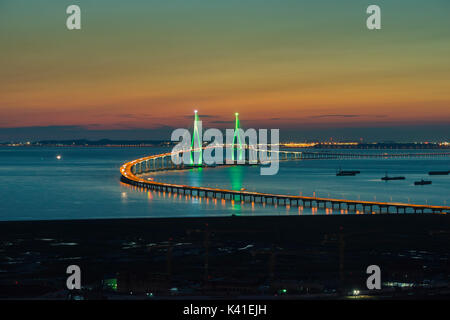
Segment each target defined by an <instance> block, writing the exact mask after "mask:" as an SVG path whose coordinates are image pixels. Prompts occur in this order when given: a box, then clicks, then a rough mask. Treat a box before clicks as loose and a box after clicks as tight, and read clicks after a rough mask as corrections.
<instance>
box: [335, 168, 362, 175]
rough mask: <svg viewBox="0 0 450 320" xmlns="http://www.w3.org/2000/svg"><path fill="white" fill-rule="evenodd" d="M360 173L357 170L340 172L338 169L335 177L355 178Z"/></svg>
mask: <svg viewBox="0 0 450 320" xmlns="http://www.w3.org/2000/svg"><path fill="white" fill-rule="evenodd" d="M359 173H361V171H357V170H342V169H340V168H339V171H338V172H337V173H336V176H338V177H342V176H355V175H357V174H359Z"/></svg>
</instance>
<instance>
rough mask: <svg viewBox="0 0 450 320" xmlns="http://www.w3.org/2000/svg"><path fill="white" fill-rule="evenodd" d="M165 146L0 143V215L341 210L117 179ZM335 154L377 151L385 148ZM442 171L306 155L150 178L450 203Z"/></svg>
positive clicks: (446, 164)
mask: <svg viewBox="0 0 450 320" xmlns="http://www.w3.org/2000/svg"><path fill="white" fill-rule="evenodd" d="M167 151H169V150H168V149H164V148H112V147H110V148H106V147H105V148H101V147H98V148H94V147H0V220H55V219H89V218H136V217H141V218H142V217H184V216H192V217H193V216H200V217H201V216H228V215H231V214H235V215H298V214H304V215H309V214H312V213H314V214H325V213H327V214H341V212H339V211H338V210H335V211H327V212H325V211H324V210H323V209H319V210H314V212H313V211H312V210H311V209H310V208H301V209H298V208H297V207H295V208H294V207H291V208H286V207H285V206H278V207H274V206H272V205H265V206H263V205H261V204H259V203H255V204H253V205H252V204H251V203H244V204H242V203H240V202H234V203H232V202H230V201H226V202H222V201H220V200H219V201H217V202H215V201H213V200H212V199H201V198H188V197H184V196H183V197H182V196H181V195H180V196H175V195H173V194H170V193H161V192H148V191H145V192H143V191H141V190H137V189H135V188H132V187H130V186H128V185H125V184H123V183H121V182H120V179H119V178H120V174H119V167H120V165H122V164H123V163H124V162H126V161H130V160H134V159H137V158H140V157H143V156H147V155H151V154H157V153H161V152H167ZM322 151H323V150H322ZM331 152H342V153H344V152H352V153H376V154H380V153H385V152H386V151H384V150H351V151H347V150H334V151H331ZM388 152H390V153H398V152H407V153H413V152H426V153H430V152H440V151H439V150H435V151H430V150H402V151H396V150H392V151H388ZM58 155H60V156H61V159H60V160H58V159H57V156H58ZM340 167H341V168H342V169H343V170H360V171H361V174H359V175H356V176H354V177H337V176H336V170H337V169H339V168H340ZM437 170H442V171H444V170H450V159H449V158H448V157H447V158H444V157H429V158H419V159H418V158H408V159H365V160H358V159H354V160H309V161H293V162H281V163H280V170H279V173H278V174H277V175H275V176H261V175H260V174H259V173H260V168H259V167H248V166H236V167H218V168H200V169H190V170H185V171H173V172H163V173H162V172H161V173H156V174H154V175H153V176H152V177H153V178H154V179H155V180H161V181H165V182H172V183H179V184H188V185H194V186H210V187H222V188H230V189H234V190H240V189H241V188H246V189H247V190H249V191H260V192H269V193H277V194H289V195H304V196H314V195H315V196H317V197H332V198H346V199H355V200H358V199H361V200H377V201H394V202H405V203H408V202H410V203H416V204H434V205H449V204H450V175H447V176H428V171H437ZM386 172H387V173H388V174H389V175H390V176H396V175H401V176H405V177H406V180H400V181H389V182H384V181H382V180H380V178H381V177H383V176H384V175H385V173H386ZM421 178H424V179H427V180H432V181H433V184H432V185H427V186H415V185H414V181H416V180H420V179H421Z"/></svg>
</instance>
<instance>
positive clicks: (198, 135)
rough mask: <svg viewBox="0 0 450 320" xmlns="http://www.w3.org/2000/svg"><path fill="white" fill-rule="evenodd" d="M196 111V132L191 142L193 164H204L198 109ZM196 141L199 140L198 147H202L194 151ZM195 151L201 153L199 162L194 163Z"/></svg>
mask: <svg viewBox="0 0 450 320" xmlns="http://www.w3.org/2000/svg"><path fill="white" fill-rule="evenodd" d="M194 113H195V115H194V133H193V135H192V143H191V164H196V165H202V150H201V148H202V141H201V138H200V133H199V129H198V111H197V110H195V111H194ZM195 141H197V143H198V147H199V148H200V150H199V151H192V150H193V149H194V148H195ZM195 152H198V153H199V157H198V162H197V163H194V154H195Z"/></svg>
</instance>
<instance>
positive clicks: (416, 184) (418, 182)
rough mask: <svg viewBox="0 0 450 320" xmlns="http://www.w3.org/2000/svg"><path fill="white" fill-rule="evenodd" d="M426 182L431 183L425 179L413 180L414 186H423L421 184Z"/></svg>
mask: <svg viewBox="0 0 450 320" xmlns="http://www.w3.org/2000/svg"><path fill="white" fill-rule="evenodd" d="M426 184H431V181H427V180H423V179H422V180H420V181H415V182H414V185H415V186H423V185H426Z"/></svg>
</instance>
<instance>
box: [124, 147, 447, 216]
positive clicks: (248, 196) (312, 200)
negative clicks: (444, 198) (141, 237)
mask: <svg viewBox="0 0 450 320" xmlns="http://www.w3.org/2000/svg"><path fill="white" fill-rule="evenodd" d="M278 152H281V153H291V154H292V155H291V156H289V155H287V156H286V158H287V159H285V160H301V159H302V157H298V153H299V152H289V151H278ZM318 154H320V155H322V154H323V153H318ZM326 155H330V153H326ZM338 155H339V156H340V157H341V156H348V154H338ZM420 155H423V156H431V155H434V156H436V155H437V156H447V155H450V153H439V154H428V153H427V154H415V156H420ZM171 156H172V153H164V154H158V155H152V156H148V157H144V158H140V159H137V160H133V161H130V162H127V163H125V164H124V165H123V166H122V167H121V169H120V171H121V174H122V177H121V180H122V181H123V182H125V183H127V184H131V185H135V186H139V187H143V188H149V189H154V190H163V191H168V192H177V193H181V192H183V194H186V193H188V194H190V195H197V196H203V197H212V198H221V199H227V196H228V198H229V199H231V200H236V199H237V198H238V199H239V200H240V201H252V202H257V200H258V199H259V200H260V202H264V203H277V204H280V203H281V204H284V205H294V204H296V205H298V206H299V205H300V204H302V205H308V204H309V206H311V207H312V206H313V204H315V206H316V207H320V204H322V206H323V207H324V208H326V207H327V205H331V208H334V207H335V206H336V205H337V206H338V208H339V209H345V210H348V211H357V210H358V207H359V208H362V211H365V210H366V208H369V209H370V212H375V211H374V210H375V208H378V212H379V213H383V209H384V210H385V212H386V213H388V212H389V209H390V208H391V209H392V208H393V209H394V210H395V211H396V212H397V213H399V212H401V211H402V210H403V212H404V213H406V212H407V210H408V209H409V210H410V211H413V212H422V213H424V212H426V211H428V212H432V213H443V214H446V213H450V206H434V205H421V204H410V203H400V202H379V201H363V200H349V199H333V198H319V197H306V196H294V195H282V194H271V193H261V192H253V191H237V190H229V189H220V188H210V187H194V186H189V185H179V184H171V183H164V182H157V181H151V180H145V179H143V178H141V177H139V176H138V174H141V173H145V172H152V171H165V170H178V169H188V168H192V167H190V166H186V167H185V166H176V165H174V164H173V163H172V162H171V161H170V162H169V161H168V159H171ZM350 156H351V157H352V156H355V155H350ZM372 156H377V157H378V156H380V157H389V156H391V155H386V154H383V155H372ZM393 156H394V157H396V156H397V154H395V155H393ZM409 156H411V154H409ZM281 157H282V158H283V156H281ZM320 158H321V156H319V157H317V159H320ZM303 159H304V158H303ZM158 160H159V161H160V162H161V163H160V164H159V165H158V164H157V161H158ZM149 161H150V166H149ZM143 164H145V165H143ZM202 193H203V195H202ZM269 199H270V200H271V201H270V202H269V201H268V200H269Z"/></svg>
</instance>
